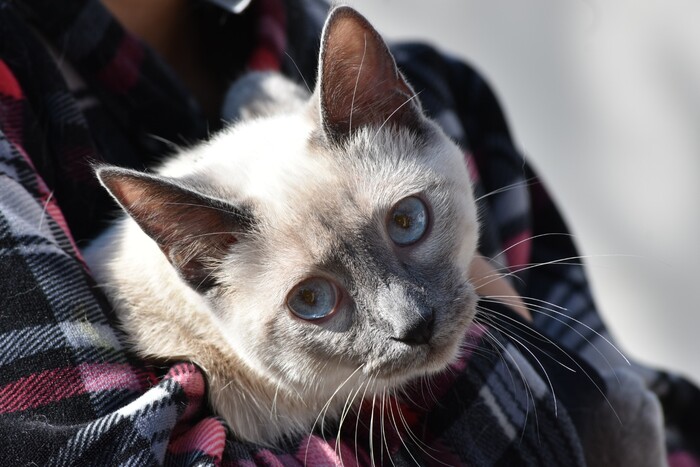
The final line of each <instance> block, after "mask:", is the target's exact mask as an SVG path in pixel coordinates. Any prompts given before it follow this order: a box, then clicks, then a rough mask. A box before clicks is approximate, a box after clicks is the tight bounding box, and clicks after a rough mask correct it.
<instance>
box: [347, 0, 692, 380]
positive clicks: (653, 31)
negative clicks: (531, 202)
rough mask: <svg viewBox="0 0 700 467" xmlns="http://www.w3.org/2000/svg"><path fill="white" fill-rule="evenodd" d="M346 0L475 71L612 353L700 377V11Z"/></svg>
mask: <svg viewBox="0 0 700 467" xmlns="http://www.w3.org/2000/svg"><path fill="white" fill-rule="evenodd" d="M345 3H348V4H350V5H353V6H355V7H356V8H357V9H358V10H359V11H360V12H362V13H363V14H364V15H365V16H367V18H368V19H369V20H370V21H372V22H373V24H374V25H375V26H376V27H377V28H378V29H379V30H380V32H382V33H383V34H384V35H385V37H387V38H388V39H390V40H393V39H411V40H413V39H420V40H423V41H428V42H431V43H433V44H435V45H437V46H438V47H439V48H440V49H442V50H443V51H447V52H450V53H452V54H453V55H456V56H459V57H461V58H462V59H464V60H467V61H468V62H469V63H470V64H471V65H472V66H474V67H475V68H476V69H477V70H479V71H480V72H481V73H483V75H484V76H485V77H486V79H487V80H488V81H489V82H490V84H491V85H492V87H493V88H494V90H495V92H496V94H497V96H498V97H499V99H500V102H501V105H502V106H503V107H504V109H505V112H506V115H507V119H508V121H509V123H510V127H511V131H512V133H513V136H514V138H515V141H516V144H517V145H518V147H519V148H520V149H521V150H522V152H523V153H524V154H525V155H526V157H527V158H528V160H529V161H530V163H531V164H532V165H533V166H534V167H535V168H536V169H537V171H538V172H539V174H540V176H541V177H542V178H543V179H544V182H545V183H546V185H547V186H548V187H549V189H550V191H551V192H553V195H554V197H555V199H556V200H557V201H558V203H559V207H560V208H561V209H562V211H563V214H564V217H565V218H566V219H567V221H568V223H569V226H570V228H571V230H572V232H573V234H574V235H575V238H576V240H575V241H576V242H577V244H578V246H579V248H580V250H581V253H582V254H583V255H586V256H587V259H586V262H587V264H588V273H589V277H590V279H591V281H592V283H593V288H594V293H595V296H596V299H597V302H598V305H599V308H600V310H601V313H602V314H603V318H604V320H605V321H606V322H607V323H608V325H609V327H610V329H611V332H612V333H613V335H614V336H615V337H616V338H617V339H618V341H619V343H621V344H622V348H623V349H624V350H625V351H626V352H627V353H628V354H630V355H631V356H633V357H635V358H637V359H639V360H640V361H642V362H644V363H646V364H650V365H656V366H661V367H664V368H668V369H673V370H676V371H679V372H681V373H683V374H685V375H686V376H689V377H691V378H692V379H693V380H694V381H695V382H696V383H697V382H700V307H699V306H698V298H697V296H696V292H697V291H699V290H700V283H698V282H699V281H698V279H700V274H698V273H697V272H696V267H697V266H698V265H700V243H699V242H700V209H698V200H700V180H699V179H700V27H698V25H699V24H700V21H699V20H700V3H698V2H695V1H690V0H688V1H686V0H605V1H604V0H529V1H528V2H518V1H516V0H489V1H485V0H438V1H433V2H426V1H425V0H423V1H418V0H345Z"/></svg>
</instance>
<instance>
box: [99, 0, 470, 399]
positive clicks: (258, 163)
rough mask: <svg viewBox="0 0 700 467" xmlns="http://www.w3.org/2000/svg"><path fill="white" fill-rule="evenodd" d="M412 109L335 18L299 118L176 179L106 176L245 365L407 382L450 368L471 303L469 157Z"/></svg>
mask: <svg viewBox="0 0 700 467" xmlns="http://www.w3.org/2000/svg"><path fill="white" fill-rule="evenodd" d="M414 97H415V95H414V92H413V90H412V89H411V88H410V86H409V85H408V84H407V83H406V82H405V81H404V79H403V77H402V76H401V75H400V73H398V72H397V70H396V67H395V64H394V61H393V58H392V57H391V55H390V54H389V51H388V49H387V48H386V45H385V44H384V42H383V41H382V40H381V38H380V37H379V36H378V34H377V33H376V31H374V29H372V28H371V26H370V25H369V24H368V23H367V22H366V20H364V18H362V17H360V16H359V15H357V14H356V13H354V12H353V11H352V10H349V9H346V8H339V9H336V10H334V12H333V14H332V15H331V17H330V18H329V20H328V22H327V24H326V27H325V29H324V35H323V40H322V48H321V55H320V65H319V76H318V80H317V88H316V90H315V92H314V94H313V95H312V96H311V97H310V99H309V102H308V103H307V104H306V106H305V107H303V108H300V109H299V111H298V112H296V113H295V114H293V115H286V116H282V117H269V118H263V119H259V120H256V121H253V122H249V123H243V124H240V125H238V126H237V127H235V128H233V129H231V130H228V131H226V132H224V133H222V134H221V135H219V136H218V137H217V138H215V139H214V141H212V142H211V143H209V144H208V145H207V146H205V147H203V148H200V149H198V150H197V151H196V152H197V158H196V160H194V159H192V158H183V159H182V161H176V163H174V164H170V165H169V166H167V167H166V169H164V170H163V171H162V172H161V173H162V174H163V175H166V176H161V175H157V176H153V175H144V174H138V173H135V172H132V171H126V170H122V169H113V168H104V169H101V170H100V172H99V173H100V177H101V180H102V182H103V183H104V184H105V186H106V187H108V189H109V190H110V191H111V192H112V194H113V195H114V196H115V198H117V200H118V201H119V202H120V204H121V205H122V206H123V207H124V208H125V210H126V211H127V212H128V213H129V214H130V215H131V216H132V217H133V218H134V220H136V222H138V223H139V225H140V226H141V228H142V229H143V230H144V232H146V233H147V234H148V235H149V236H150V237H151V238H152V239H153V240H154V241H155V242H156V243H157V244H158V245H159V246H160V248H161V250H162V251H163V253H164V254H165V256H166V257H167V258H168V259H169V261H170V263H171V265H172V267H174V268H175V269H176V270H177V271H178V273H179V274H180V277H181V278H182V279H183V281H184V283H186V284H187V286H189V287H191V288H194V289H195V290H197V291H199V292H200V293H201V294H202V296H204V297H206V299H207V301H208V302H209V303H210V306H211V310H212V313H213V314H214V315H215V316H216V318H217V319H218V321H219V323H220V324H221V328H220V329H221V333H222V337H223V338H224V339H226V340H227V341H228V342H229V343H230V344H231V347H232V348H233V349H235V350H236V352H237V353H238V354H239V355H240V357H241V358H242V359H243V360H244V361H245V362H247V363H248V364H249V365H250V366H251V367H253V368H256V369H257V370H258V371H259V372H260V373H261V374H263V375H267V377H269V379H270V380H272V381H277V382H286V383H291V384H293V385H295V386H296V387H297V388H307V387H311V386H319V387H329V388H336V387H338V386H339V385H340V384H342V383H343V382H344V381H346V380H352V379H353V378H354V379H355V380H361V379H363V378H364V379H365V380H367V379H368V378H374V379H376V380H377V381H378V382H379V383H381V384H382V385H399V384H402V383H403V382H405V381H407V380H408V379H411V378H413V377H415V376H418V375H423V374H426V373H431V372H434V371H438V370H440V369H443V368H444V367H445V366H446V365H447V364H448V363H449V362H450V361H451V360H452V359H454V358H455V356H456V354H457V351H458V348H459V345H460V343H461V338H462V336H463V335H464V333H465V330H466V327H467V326H468V324H469V323H470V321H471V319H472V317H473V315H474V306H475V295H474V292H473V290H472V287H471V285H470V284H469V282H468V267H469V264H470V262H471V260H472V258H473V254H474V252H475V249H476V241H477V235H478V232H477V230H478V229H477V219H476V209H475V205H474V200H473V197H472V192H471V186H470V183H469V179H468V174H467V170H466V167H465V163H464V159H463V155H462V152H461V151H460V150H459V149H458V148H457V147H456V146H455V145H454V144H453V143H452V142H450V141H449V140H448V138H447V137H446V136H445V135H444V134H443V133H442V132H441V131H440V130H439V129H438V128H437V127H436V125H435V124H433V123H432V122H431V121H429V120H428V119H426V118H425V117H424V116H423V114H422V111H421V109H420V106H419V105H418V104H417V102H416V100H415V99H414ZM231 154H237V156H236V157H232V156H231ZM183 286H184V284H183Z"/></svg>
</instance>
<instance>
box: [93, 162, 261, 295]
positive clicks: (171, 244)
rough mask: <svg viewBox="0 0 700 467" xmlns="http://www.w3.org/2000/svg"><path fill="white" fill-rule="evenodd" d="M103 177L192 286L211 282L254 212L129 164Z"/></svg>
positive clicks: (199, 287) (199, 286)
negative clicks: (139, 170) (144, 171)
mask: <svg viewBox="0 0 700 467" xmlns="http://www.w3.org/2000/svg"><path fill="white" fill-rule="evenodd" d="M99 176H100V179H101V180H102V182H103V183H104V185H105V186H106V187H107V189H109V190H110V192H111V193H112V195H113V196H114V197H115V198H116V199H117V201H119V203H120V204H121V205H122V207H123V208H124V210H125V211H126V212H127V213H129V215H130V216H131V217H132V218H133V219H134V220H135V221H136V223H137V224H138V225H139V226H140V227H141V229H142V230H143V231H144V232H145V233H146V234H147V235H148V236H150V237H151V238H152V239H153V240H154V241H155V242H156V243H157V244H158V246H159V247H160V249H161V250H162V251H163V253H164V254H165V256H166V257H167V258H168V260H169V261H170V262H171V264H172V265H173V267H174V268H175V269H177V271H178V272H179V273H180V275H181V276H182V277H183V279H185V280H186V281H187V282H189V283H190V284H191V285H192V286H193V287H195V288H198V289H202V288H205V287H208V286H210V285H212V280H213V278H212V276H211V270H212V267H213V265H216V264H217V263H218V261H220V260H221V259H222V258H223V257H224V256H225V255H226V254H227V251H228V247H230V246H231V245H232V244H234V243H236V242H237V241H238V239H237V236H236V235H237V233H240V232H242V231H244V230H246V229H247V228H248V227H249V224H250V222H251V221H250V216H249V215H246V214H245V211H244V210H241V209H239V208H237V207H235V206H231V205H227V204H225V203H223V202H221V201H218V200H215V199H212V198H209V197H207V196H204V195H201V194H199V193H197V192H194V191H191V190H189V189H188V188H184V187H182V186H180V185H179V184H178V182H176V181H173V180H169V179H167V178H163V177H159V176H154V175H146V174H142V173H139V172H134V171H131V170H126V169H117V168H106V169H100V171H99Z"/></svg>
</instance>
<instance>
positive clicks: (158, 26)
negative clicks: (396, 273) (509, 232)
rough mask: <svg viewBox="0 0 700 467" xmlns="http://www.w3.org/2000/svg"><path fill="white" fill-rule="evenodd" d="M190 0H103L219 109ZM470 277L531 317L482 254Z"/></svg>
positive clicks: (207, 104)
mask: <svg viewBox="0 0 700 467" xmlns="http://www.w3.org/2000/svg"><path fill="white" fill-rule="evenodd" d="M189 1H191V0H102V3H103V4H104V5H105V6H106V7H107V8H108V9H109V10H110V11H111V12H112V14H113V15H114V16H115V18H117V19H118V20H119V21H120V22H121V23H122V25H123V26H124V27H125V28H126V29H127V30H129V31H130V32H131V33H133V34H134V35H136V36H138V37H140V38H141V39H142V40H144V41H145V42H146V43H147V44H149V45H150V46H151V47H152V48H153V49H154V50H156V52H158V53H159V54H160V55H161V56H162V57H163V58H164V59H165V61H166V62H168V64H169V65H170V66H171V67H172V68H173V70H174V71H175V72H176V73H177V74H178V75H179V76H180V79H182V81H183V82H184V83H185V85H186V86H187V87H189V89H190V91H191V92H192V93H193V95H194V96H195V98H196V99H197V100H198V101H199V102H200V104H201V105H202V108H203V109H205V113H207V114H209V115H211V112H216V111H218V109H219V106H220V102H219V99H221V96H222V93H221V91H220V90H219V87H220V83H219V81H218V80H217V79H216V77H215V76H213V74H212V73H211V71H210V70H207V68H206V67H205V66H204V64H203V62H202V61H201V60H200V59H199V57H200V55H201V53H200V52H201V51H200V49H199V47H201V42H199V41H198V40H197V37H198V36H197V30H196V26H195V25H194V23H193V22H192V21H189V16H188V14H189V10H188V7H187V4H188V3H189ZM470 278H471V281H472V283H473V284H474V286H475V288H476V292H477V293H478V294H479V295H480V296H482V297H487V296H490V297H494V298H493V300H499V301H501V302H503V303H504V304H506V305H507V306H510V307H511V308H512V309H513V310H514V311H516V312H517V313H518V314H520V315H521V316H522V317H524V318H525V319H527V320H531V319H532V317H531V316H530V313H529V312H528V310H527V308H526V306H525V304H524V302H523V301H522V299H521V298H520V296H519V295H518V293H517V292H516V291H515V289H514V288H513V286H511V285H510V283H509V282H508V281H506V280H505V279H504V278H502V277H501V275H500V274H499V273H498V272H497V271H496V270H495V269H494V268H493V267H492V266H491V265H490V264H489V263H488V262H487V261H486V260H485V259H484V258H482V257H479V256H477V257H476V258H474V260H473V261H472V265H471V273H470Z"/></svg>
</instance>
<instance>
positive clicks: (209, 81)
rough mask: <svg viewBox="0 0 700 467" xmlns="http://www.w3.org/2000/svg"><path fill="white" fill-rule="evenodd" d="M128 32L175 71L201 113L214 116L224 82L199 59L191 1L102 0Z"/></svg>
mask: <svg viewBox="0 0 700 467" xmlns="http://www.w3.org/2000/svg"><path fill="white" fill-rule="evenodd" d="M102 3H103V4H104V5H105V6H106V7H107V9H108V10H110V12H111V13H112V15H113V16H114V17H115V18H116V19H117V20H119V22H120V23H121V24H122V25H123V26H124V27H125V28H126V29H127V30H128V31H129V32H131V33H132V34H134V35H135V36H137V37H140V38H141V39H142V40H143V41H144V42H146V43H147V44H148V45H150V46H151V47H152V48H153V49H154V50H156V51H157V52H158V54H159V55H160V56H161V57H162V58H163V59H164V60H165V61H166V62H167V63H168V65H170V67H171V68H172V69H173V70H174V71H175V72H176V73H177V74H178V76H179V77H180V79H181V80H182V82H183V83H184V84H185V86H187V88H189V90H190V92H191V93H192V94H193V95H194V97H195V98H196V99H197V101H198V102H199V104H200V106H201V108H202V110H203V112H204V114H205V115H206V116H207V117H209V118H214V119H218V118H219V109H220V106H221V101H222V100H223V95H224V92H225V91H226V87H227V86H228V83H226V82H223V81H222V80H221V79H217V76H215V75H214V74H213V73H211V72H210V70H208V69H207V66H206V64H205V61H204V60H202V57H203V56H204V54H203V53H202V47H204V45H203V43H202V41H201V40H200V38H201V35H200V34H198V30H197V23H196V22H194V21H191V14H192V9H191V8H189V7H188V4H189V3H191V0H102Z"/></svg>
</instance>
